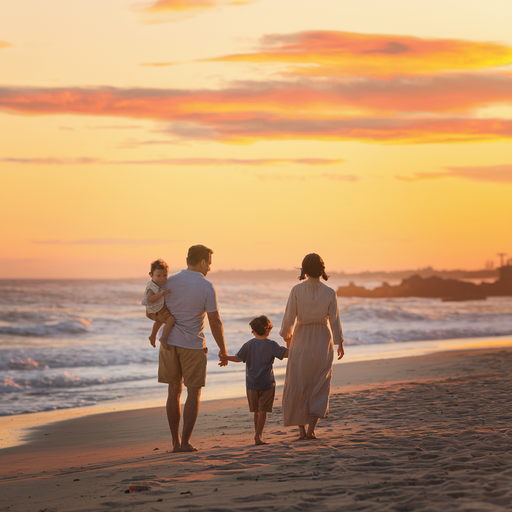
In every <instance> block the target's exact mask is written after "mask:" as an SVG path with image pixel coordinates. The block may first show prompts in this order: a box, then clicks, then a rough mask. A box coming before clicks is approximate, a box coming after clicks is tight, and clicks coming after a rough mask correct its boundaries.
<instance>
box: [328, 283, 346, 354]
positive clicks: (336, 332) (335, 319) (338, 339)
mask: <svg viewBox="0 0 512 512" xmlns="http://www.w3.org/2000/svg"><path fill="white" fill-rule="evenodd" d="M329 324H330V326H331V332H332V341H333V343H334V344H335V345H338V359H341V358H342V357H343V355H344V354H345V351H344V350H343V330H342V328H341V320H340V311H339V309H338V298H337V297H336V293H335V292H334V297H333V299H332V301H331V303H330V304H329Z"/></svg>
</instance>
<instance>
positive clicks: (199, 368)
mask: <svg viewBox="0 0 512 512" xmlns="http://www.w3.org/2000/svg"><path fill="white" fill-rule="evenodd" d="M158 355H159V357H158V382H164V383H166V384H176V385H178V384H181V383H182V382H183V383H184V384H185V386H186V387H187V388H202V387H203V386H204V385H205V383H206V349H202V348H201V349H199V350H195V349H191V348H183V347H175V346H174V345H169V346H168V349H167V350H166V349H164V348H163V347H162V345H160V352H159V354H158Z"/></svg>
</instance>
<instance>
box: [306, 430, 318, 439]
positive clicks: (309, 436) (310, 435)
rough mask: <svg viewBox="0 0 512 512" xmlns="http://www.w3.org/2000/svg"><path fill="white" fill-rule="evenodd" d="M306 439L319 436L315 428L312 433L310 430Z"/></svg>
mask: <svg viewBox="0 0 512 512" xmlns="http://www.w3.org/2000/svg"><path fill="white" fill-rule="evenodd" d="M306 439H318V437H316V434H315V431H314V430H313V432H311V433H309V432H308V435H307V436H306Z"/></svg>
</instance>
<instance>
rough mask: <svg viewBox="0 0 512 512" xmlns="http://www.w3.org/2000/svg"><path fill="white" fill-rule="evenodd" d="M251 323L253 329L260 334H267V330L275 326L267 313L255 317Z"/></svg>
mask: <svg viewBox="0 0 512 512" xmlns="http://www.w3.org/2000/svg"><path fill="white" fill-rule="evenodd" d="M249 325H250V326H251V329H252V330H253V331H254V332H255V333H256V334H258V335H259V336H265V334H267V332H268V331H269V330H270V329H272V327H274V326H273V325H272V322H271V321H270V318H269V317H268V316H265V315H261V316H257V317H256V318H253V319H252V320H251V321H250V322H249Z"/></svg>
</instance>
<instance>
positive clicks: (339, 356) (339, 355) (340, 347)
mask: <svg viewBox="0 0 512 512" xmlns="http://www.w3.org/2000/svg"><path fill="white" fill-rule="evenodd" d="M344 354H345V351H344V350H343V343H340V344H339V345H338V360H339V359H341V358H342V357H343V356H344Z"/></svg>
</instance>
